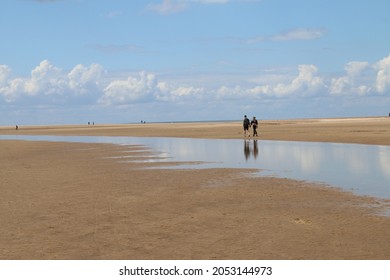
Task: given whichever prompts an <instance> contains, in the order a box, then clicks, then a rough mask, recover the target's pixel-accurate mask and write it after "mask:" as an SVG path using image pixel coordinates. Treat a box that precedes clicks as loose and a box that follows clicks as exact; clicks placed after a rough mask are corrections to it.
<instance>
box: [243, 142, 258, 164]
mask: <svg viewBox="0 0 390 280" xmlns="http://www.w3.org/2000/svg"><path fill="white" fill-rule="evenodd" d="M251 155H253V157H254V159H257V156H258V155H259V148H258V146H257V140H253V148H252V147H251V141H250V140H244V156H245V159H246V160H248V159H249V158H250V157H251Z"/></svg>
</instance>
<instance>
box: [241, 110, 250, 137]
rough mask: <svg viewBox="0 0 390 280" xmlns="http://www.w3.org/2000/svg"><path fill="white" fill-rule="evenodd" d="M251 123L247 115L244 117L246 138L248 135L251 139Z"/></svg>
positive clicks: (243, 123) (243, 124)
mask: <svg viewBox="0 0 390 280" xmlns="http://www.w3.org/2000/svg"><path fill="white" fill-rule="evenodd" d="M250 125H251V124H250V121H249V119H248V117H247V116H246V115H245V116H244V120H243V122H242V126H243V127H244V137H246V136H247V135H248V137H250V136H251V135H250V133H249V127H250Z"/></svg>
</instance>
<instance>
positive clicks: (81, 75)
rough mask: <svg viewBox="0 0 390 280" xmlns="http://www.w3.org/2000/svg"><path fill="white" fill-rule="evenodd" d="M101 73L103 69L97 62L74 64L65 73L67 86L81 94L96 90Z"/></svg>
mask: <svg viewBox="0 0 390 280" xmlns="http://www.w3.org/2000/svg"><path fill="white" fill-rule="evenodd" d="M103 74H104V69H103V67H102V66H101V65H99V64H92V65H91V66H89V67H85V66H84V65H81V64H79V65H76V66H75V67H74V68H73V69H72V70H71V71H70V72H69V74H68V75H67V77H68V85H69V88H70V89H71V90H72V91H73V92H76V93H79V94H82V95H84V94H87V93H90V92H91V91H93V90H98V88H99V85H100V81H101V79H102V76H103Z"/></svg>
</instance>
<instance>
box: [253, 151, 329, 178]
mask: <svg viewBox="0 0 390 280" xmlns="http://www.w3.org/2000/svg"><path fill="white" fill-rule="evenodd" d="M261 153H262V159H264V160H266V161H267V162H273V165H274V166H276V168H277V169H280V168H283V169H291V168H292V167H293V168H294V169H295V168H297V169H299V170H300V171H302V172H303V173H312V174H314V173H318V172H319V171H320V170H321V166H322V164H323V161H324V150H323V147H321V146H315V145H312V144H307V143H306V144H302V143H286V145H275V146H264V145H263V146H262V152H261Z"/></svg>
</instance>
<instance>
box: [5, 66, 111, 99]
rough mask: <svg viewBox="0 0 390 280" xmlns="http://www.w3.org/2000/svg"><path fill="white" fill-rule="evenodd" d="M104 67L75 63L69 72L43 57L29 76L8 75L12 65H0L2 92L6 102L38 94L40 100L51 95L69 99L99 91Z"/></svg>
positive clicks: (37, 97)
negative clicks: (11, 76) (9, 66)
mask: <svg viewBox="0 0 390 280" xmlns="http://www.w3.org/2000/svg"><path fill="white" fill-rule="evenodd" d="M103 72H104V70H103V67H102V66H100V65H98V64H92V65H91V66H89V67H85V66H83V65H81V64H79V65H76V66H75V67H74V68H73V69H72V70H71V71H69V73H66V72H65V71H63V70H62V69H61V68H58V67H55V66H54V65H52V64H51V63H50V62H49V61H48V60H43V61H42V62H41V63H40V64H39V65H38V66H37V67H35V68H34V69H33V70H32V71H31V76H30V77H18V78H14V79H10V78H9V73H10V69H9V68H8V67H4V66H2V67H0V81H1V83H0V85H1V87H0V95H3V96H4V99H5V101H6V102H16V101H18V100H21V99H23V98H24V97H36V100H37V101H38V100H39V102H44V101H43V99H42V98H44V97H46V98H47V99H46V102H52V100H50V98H51V97H52V98H58V97H59V96H62V99H63V100H64V99H67V98H69V97H72V96H78V95H85V94H93V93H95V92H96V91H98V92H99V90H101V89H99V87H100V81H101V78H102V75H103Z"/></svg>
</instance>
